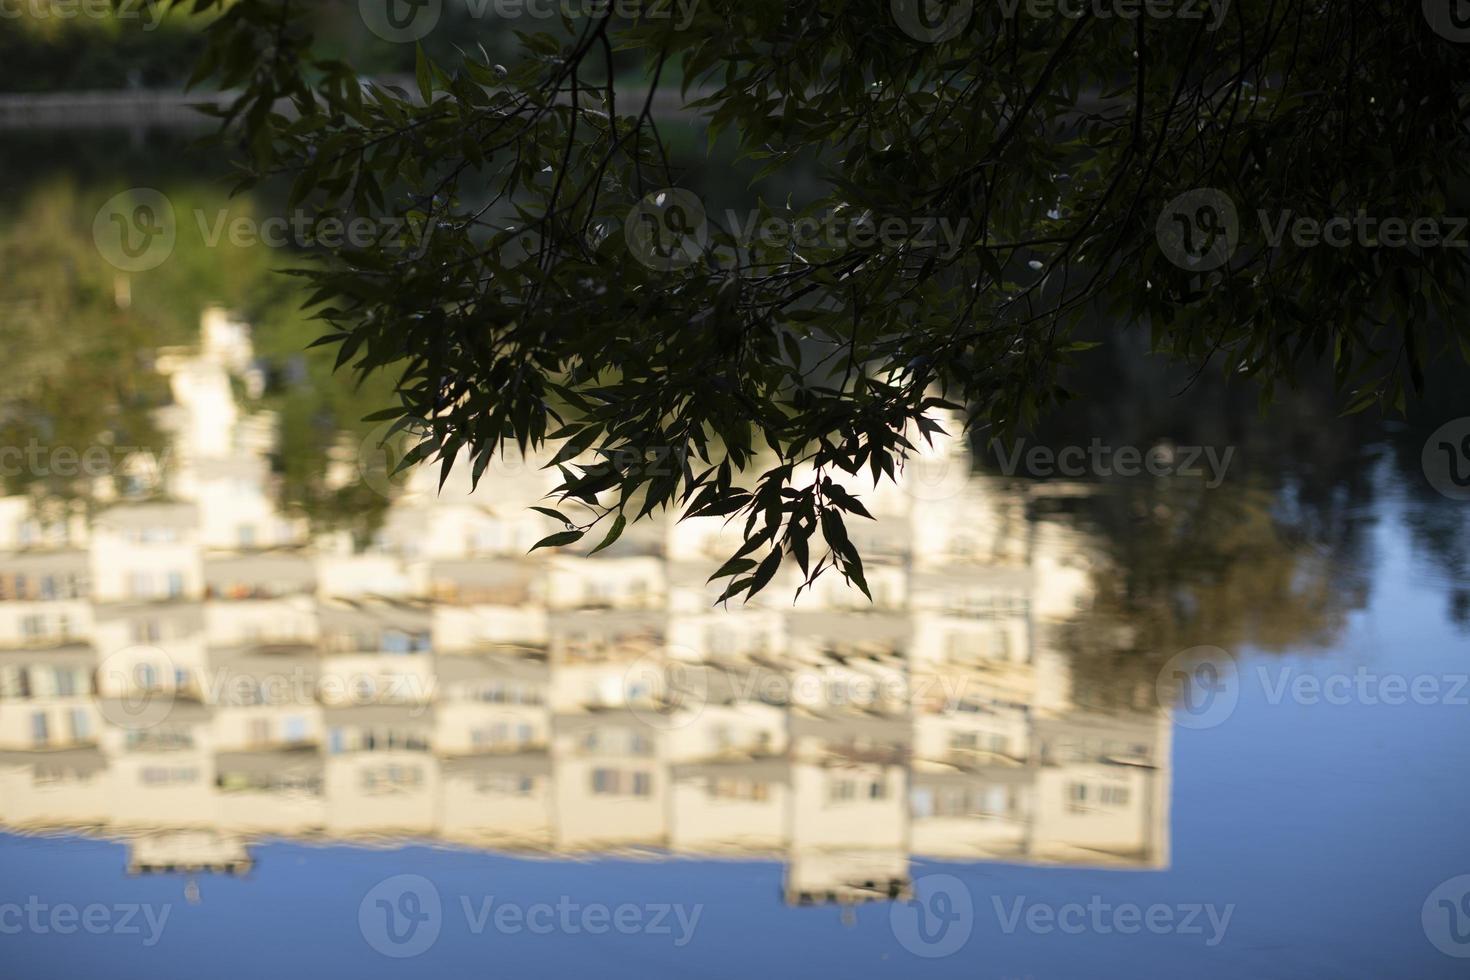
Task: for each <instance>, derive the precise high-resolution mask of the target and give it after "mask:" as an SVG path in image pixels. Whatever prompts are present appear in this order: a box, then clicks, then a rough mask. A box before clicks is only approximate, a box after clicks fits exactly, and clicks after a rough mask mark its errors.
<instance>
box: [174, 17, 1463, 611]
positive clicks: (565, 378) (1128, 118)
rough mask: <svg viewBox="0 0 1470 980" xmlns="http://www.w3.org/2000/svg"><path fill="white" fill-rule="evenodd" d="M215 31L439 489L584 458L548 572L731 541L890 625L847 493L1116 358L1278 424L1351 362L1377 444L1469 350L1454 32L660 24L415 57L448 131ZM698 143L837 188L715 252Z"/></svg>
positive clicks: (429, 116)
mask: <svg viewBox="0 0 1470 980" xmlns="http://www.w3.org/2000/svg"><path fill="white" fill-rule="evenodd" d="M388 2H389V0H384V5H385V6H386V4H387V3H388ZM187 6H189V7H190V9H193V10H195V11H200V12H204V13H207V14H209V15H211V16H215V15H217V16H216V19H215V20H214V21H213V23H212V25H211V27H210V29H209V37H210V45H211V46H210V50H209V53H208V55H207V56H206V57H205V59H204V60H203V61H202V62H201V64H200V67H199V71H198V72H197V76H196V77H197V79H199V80H201V81H202V80H204V79H211V80H212V81H213V82H214V83H217V84H220V85H222V86H224V87H228V88H238V89H239V90H240V91H241V94H240V96H239V98H238V100H237V101H236V102H234V104H233V106H232V107H231V108H230V109H228V110H227V111H226V112H225V113H224V116H225V120H224V121H225V123H226V124H227V127H228V129H227V131H228V132H229V133H230V134H231V135H232V137H233V138H235V139H237V140H238V141H239V145H240V147H241V148H242V150H243V151H244V157H245V161H244V164H243V166H244V170H245V172H244V174H243V179H242V185H243V186H249V185H250V184H251V183H252V182H254V181H256V180H259V179H261V178H264V177H267V176H270V175H275V174H280V173H283V172H289V173H291V174H292V175H294V186H293V191H292V194H291V205H292V206H301V207H305V208H308V209H309V210H310V212H311V213H312V215H313V216H314V218H315V219H316V220H319V221H327V220H344V219H351V218H358V217H367V218H369V219H371V220H372V221H374V222H375V224H374V227H375V228H376V230H377V232H376V235H375V238H374V240H373V241H372V242H369V243H367V244H365V245H361V246H356V247H343V248H340V249H338V250H336V254H335V255H334V261H333V262H331V263H329V264H326V265H323V266H319V267H315V268H313V269H311V270H308V271H307V272H306V273H305V274H306V275H308V276H309V277H310V279H311V280H312V284H313V285H314V287H315V293H314V297H313V300H314V302H315V303H316V304H317V305H318V306H319V312H318V315H319V316H320V317H321V318H322V319H323V320H324V321H325V322H326V323H327V324H328V326H329V328H330V332H329V333H328V335H327V336H326V337H324V338H323V341H324V342H326V343H330V344H335V345H337V348H338V352H339V353H338V364H339V365H341V366H348V365H350V366H351V368H352V369H354V370H355V371H357V372H360V373H363V374H369V373H373V372H379V371H391V372H392V376H393V377H394V379H395V380H396V387H397V392H398V396H399V401H400V404H398V405H397V406H394V407H391V408H388V409H387V410H385V412H384V413H382V417H383V418H393V419H396V420H397V421H398V423H399V424H400V425H401V426H403V427H404V428H407V429H409V430H411V431H414V432H418V433H421V434H422V441H421V443H420V444H419V445H418V446H417V447H416V448H415V449H414V450H413V451H412V452H411V453H410V454H409V456H408V462H409V463H413V462H417V461H425V460H437V461H439V463H440V465H441V466H442V467H444V468H445V471H446V472H447V469H448V467H449V466H451V465H453V464H454V463H455V462H456V460H460V459H462V458H468V460H470V462H469V463H468V464H467V465H470V466H472V467H473V469H474V471H475V472H476V473H480V472H483V470H484V469H485V467H487V466H488V465H489V463H490V461H491V460H492V459H493V458H494V457H495V455H496V454H497V453H500V452H501V451H503V450H504V449H506V448H507V447H511V446H514V447H519V448H526V447H531V446H541V445H543V444H550V445H552V446H555V447H558V452H557V465H559V466H560V469H561V474H562V477H563V483H562V486H561V490H560V493H561V494H562V496H563V498H564V500H565V501H567V502H576V503H577V504H578V505H579V509H577V510H576V511H573V510H572V509H570V508H567V509H566V511H565V512H566V514H567V515H568V516H569V517H571V518H575V519H574V520H569V521H568V523H569V525H572V527H571V529H569V530H568V531H566V532H564V533H561V534H558V535H554V536H553V537H552V538H550V539H548V541H547V542H546V543H547V544H551V545H559V544H567V543H571V542H573V541H575V540H577V539H578V538H580V537H581V536H582V535H584V534H587V533H588V532H590V531H592V530H593V528H594V526H595V525H598V524H602V525H603V526H604V527H606V528H608V531H607V533H606V538H608V539H611V538H613V537H616V536H617V535H618V534H619V533H620V532H621V530H622V529H623V527H625V525H626V524H627V522H629V521H631V520H634V519H636V518H638V517H641V516H644V515H646V514H648V513H650V512H652V511H654V510H656V509H659V508H663V507H677V508H680V509H682V510H684V511H685V512H687V513H691V514H707V515H730V516H734V517H736V519H739V520H741V521H742V522H743V526H744V529H745V535H746V539H747V544H746V546H745V547H744V548H743V549H742V550H741V552H740V553H739V554H738V555H736V556H735V557H733V558H732V559H731V560H730V561H729V562H728V563H727V564H726V565H725V566H724V567H723V568H722V569H721V572H720V573H719V574H720V575H721V576H722V577H724V578H726V579H728V581H729V586H728V589H727V590H726V593H725V595H726V596H727V597H731V596H739V595H742V594H751V593H754V592H755V591H758V590H759V589H760V588H762V587H763V586H764V585H765V584H766V583H767V582H769V581H770V580H771V578H772V576H773V575H774V574H775V572H776V571H777V569H778V567H779V566H780V565H781V563H782V562H783V561H786V560H790V561H794V562H796V563H798V564H799V565H800V567H801V569H802V571H803V573H804V575H805V577H806V581H807V583H808V584H809V583H810V581H811V580H812V579H813V578H815V577H816V576H817V575H818V574H820V573H821V572H822V571H824V570H827V569H836V570H837V571H838V572H839V573H841V574H842V575H844V576H846V577H847V578H849V579H850V580H852V581H853V582H855V583H856V584H857V585H858V586H860V587H863V588H866V586H865V583H864V581H863V575H862V565H861V558H860V556H859V555H858V553H857V550H856V549H855V548H854V547H853V545H852V544H851V542H850V540H849V535H848V531H847V524H846V522H847V521H848V520H850V519H852V518H854V517H856V518H862V517H863V516H864V515H865V508H864V506H863V504H862V503H861V501H860V500H859V499H858V498H857V497H856V496H854V495H853V492H852V487H853V486H854V485H855V484H854V482H853V481H852V480H851V476H852V475H855V474H861V475H863V476H864V478H868V479H874V480H877V479H885V478H891V477H892V476H893V475H894V474H895V473H896V472H897V471H898V470H899V468H901V467H902V466H903V465H904V462H905V459H906V458H907V457H908V456H909V455H910V454H911V453H912V451H913V450H914V447H915V444H916V442H917V441H918V440H921V439H927V438H931V437H934V436H936V435H938V432H937V428H938V427H937V425H936V423H935V422H934V421H932V417H931V415H932V413H933V411H934V410H935V409H936V408H938V407H941V406H944V405H950V406H957V407H963V409H964V410H965V412H966V413H967V418H968V419H969V424H970V425H971V426H972V427H973V428H976V429H993V430H995V431H1001V432H1004V431H1006V430H1009V429H1011V428H1013V427H1016V426H1020V425H1026V424H1029V423H1030V422H1031V421H1032V420H1034V419H1035V418H1037V417H1038V416H1039V415H1041V414H1043V413H1044V412H1045V411H1046V410H1047V409H1048V407H1049V406H1051V405H1052V404H1053V403H1054V402H1055V401H1056V400H1057V399H1058V398H1059V397H1064V396H1065V392H1064V391H1062V390H1061V388H1060V386H1059V385H1058V384H1057V381H1056V379H1057V376H1058V371H1059V370H1060V369H1061V368H1062V367H1063V366H1065V365H1066V364H1067V363H1068V362H1069V360H1071V359H1075V358H1079V357H1085V351H1086V350H1087V349H1088V346H1089V345H1088V344H1086V343H1082V342H1079V341H1078V340H1077V339H1076V337H1077V334H1076V331H1077V329H1078V327H1079V324H1081V323H1082V322H1083V321H1084V320H1086V319H1087V318H1089V317H1092V318H1096V317H1105V318H1109V319H1112V320H1114V321H1121V322H1126V323H1140V324H1144V325H1146V326H1147V328H1148V329H1149V330H1150V332H1151V334H1152V345H1153V348H1154V350H1156V351H1159V352H1163V353H1165V354H1167V355H1169V356H1170V357H1172V358H1175V359H1178V360H1180V361H1183V362H1187V363H1189V364H1192V365H1195V366H1197V367H1198V369H1199V370H1204V369H1205V368H1206V366H1207V365H1213V367H1214V368H1215V369H1218V370H1223V371H1224V372H1226V373H1228V374H1231V375H1244V376H1250V377H1253V378H1255V379H1256V380H1258V381H1260V382H1262V385H1263V387H1264V389H1265V390H1266V391H1267V392H1268V393H1269V392H1270V391H1271V389H1272V386H1273V385H1274V384H1275V383H1276V382H1277V381H1280V380H1290V379H1292V378H1294V376H1295V375H1296V373H1297V372H1298V370H1299V368H1300V366H1301V365H1302V364H1303V363H1305V362H1308V361H1313V362H1325V363H1327V364H1329V365H1330V366H1331V368H1332V370H1333V372H1334V376H1335V379H1336V383H1337V385H1338V387H1339V389H1340V390H1341V391H1342V392H1344V393H1345V395H1346V404H1347V407H1349V408H1362V407H1367V406H1370V405H1373V404H1375V403H1386V404H1388V405H1390V406H1393V405H1399V406H1402V405H1403V404H1404V403H1405V400H1406V397H1407V395H1408V393H1410V392H1412V391H1413V390H1414V389H1415V388H1417V387H1419V386H1421V384H1422V379H1423V365H1424V364H1425V363H1426V362H1427V361H1429V360H1431V359H1433V358H1436V357H1438V356H1440V355H1441V354H1442V353H1443V352H1445V351H1447V350H1448V351H1455V352H1456V356H1458V354H1459V353H1460V352H1463V351H1465V350H1467V349H1470V347H1467V344H1466V333H1465V327H1464V323H1465V319H1464V317H1463V316H1461V315H1459V314H1462V313H1463V311H1464V301H1463V297H1464V287H1465V278H1466V251H1465V250H1464V248H1462V247H1454V246H1446V245H1444V244H1436V243H1434V242H1426V241H1425V240H1421V238H1419V237H1416V238H1415V239H1414V241H1413V242H1411V243H1408V244H1404V243H1402V242H1395V241H1393V240H1392V239H1391V235H1390V232H1389V229H1388V226H1386V225H1384V224H1382V223H1381V222H1383V221H1384V220H1385V219H1395V220H1399V221H1403V222H1409V223H1412V222H1414V221H1416V220H1420V219H1427V220H1431V221H1432V222H1433V223H1435V224H1436V225H1437V226H1439V225H1443V228H1444V229H1447V231H1446V232H1445V233H1446V234H1451V233H1454V231H1455V227H1454V225H1453V222H1452V220H1451V219H1453V217H1454V216H1455V215H1463V214H1467V213H1470V183H1467V181H1466V177H1467V176H1470V174H1467V161H1470V154H1467V153H1466V150H1467V145H1466V144H1467V136H1470V133H1467V128H1466V115H1467V113H1466V109H1467V101H1466V79H1467V78H1470V73H1467V72H1466V70H1465V69H1466V64H1467V60H1470V46H1464V45H1460V44H1457V43H1456V42H1455V41H1454V40H1452V39H1451V38H1450V37H1449V36H1446V35H1447V33H1449V32H1448V31H1447V30H1446V26H1445V24H1443V23H1438V22H1436V24H1434V25H1431V23H1430V20H1429V19H1428V18H1426V16H1425V12H1424V10H1421V7H1420V5H1419V4H1417V3H1412V4H1406V3H1402V2H1391V0H1343V2H1338V3H1308V2H1291V0H1236V2H1234V3H1223V4H1219V5H1216V6H1213V7H1210V8H1206V9H1205V11H1204V15H1203V16H1198V17H1186V16H1179V15H1173V16H1139V17H1133V18H1126V17H1120V16H1117V9H1118V8H1119V7H1122V6H1128V5H1108V4H1087V5H1077V7H1076V12H1077V14H1078V15H1077V16H1060V15H1059V14H1058V8H1057V7H1056V6H1050V7H1048V6H1047V5H1045V4H1037V3H1025V4H1011V3H1006V4H1000V5H990V4H986V5H980V6H977V7H975V8H974V9H973V10H972V9H971V8H970V5H968V4H965V3H963V2H959V3H954V4H950V5H947V6H944V5H941V7H940V8H938V10H939V11H940V12H941V13H942V14H944V16H940V17H938V18H936V17H935V16H933V15H934V14H935V12H936V8H934V7H933V6H932V5H929V4H920V3H919V0H912V2H911V0H893V2H892V3H890V2H888V0H816V2H811V3H799V4H798V3H782V2H777V0H755V2H752V0H741V2H735V0H697V2H689V3H683V4H670V3H650V4H644V5H632V4H628V3H623V4H616V5H613V6H612V7H611V8H608V7H605V6H604V7H600V8H599V7H590V8H587V9H588V11H589V16H584V17H579V18H572V17H568V16H562V17H561V18H559V19H557V20H554V21H539V22H535V23H532V24H526V25H522V26H527V27H529V28H530V29H529V30H526V31H524V32H523V33H522V34H521V35H520V40H521V56H520V57H519V58H517V59H515V60H507V62H506V63H505V64H501V63H499V62H497V61H496V60H495V58H494V56H492V55H490V54H489V53H488V52H486V51H484V50H481V49H478V48H475V47H472V46H469V45H466V46H465V49H464V53H463V54H462V55H461V56H459V57H457V58H455V59H454V60H453V61H451V62H441V61H439V60H436V59H435V58H433V57H431V56H430V55H428V54H426V53H424V51H423V49H420V50H419V51H418V54H417V60H416V85H415V86H414V89H415V90H414V91H412V92H404V91H399V90H391V89H387V88H384V87H383V86H381V85H377V84H371V83H364V82H363V80H361V79H360V78H359V77H358V75H357V74H356V72H355V71H354V69H353V68H352V67H351V66H349V65H348V64H347V63H345V62H343V61H341V60H336V59H323V58H319V57H316V56H315V55H314V48H313V41H312V37H311V33H310V26H311V18H310V16H309V13H308V8H309V7H310V4H307V3H304V2H300V0H296V2H292V0H237V2H233V3H223V2H221V0H188V4H187ZM424 6H425V5H423V4H418V5H407V6H405V5H398V6H396V7H395V8H394V10H395V11H396V12H398V13H400V14H401V13H403V11H404V10H405V9H406V10H408V11H409V12H412V11H414V10H417V9H420V8H423V7H424ZM429 6H435V5H432V4H431V5H429ZM371 7H372V4H365V5H364V7H363V9H364V10H365V11H368V10H369V9H370V8H371ZM1432 7H1433V4H1428V5H1426V8H1425V9H1430V8H1432ZM1156 8H1157V9H1161V10H1165V11H1168V10H1173V11H1175V13H1176V14H1179V13H1180V12H1182V11H1183V10H1185V9H1193V10H1195V11H1196V12H1199V11H1200V10H1201V5H1198V4H1175V5H1168V4H1164V5H1150V7H1149V9H1150V10H1155V9H1156ZM1132 9H1135V10H1137V9H1138V5H1132ZM1048 11H1050V12H1048ZM949 14H954V16H953V17H950V16H948V15H949ZM1110 14H1111V16H1110ZM383 23H384V24H388V25H389V26H390V27H391V26H392V25H393V24H395V23H400V22H399V21H394V20H385V21H383ZM379 29H380V30H383V28H382V26H381V25H380V26H379ZM404 39H405V40H406V39H407V36H406V35H405V38H404ZM628 57H636V58H638V59H640V60H641V62H642V64H643V65H644V70H643V71H642V72H641V73H640V74H638V75H636V76H635V78H636V81H634V82H628V81H626V79H627V77H628V74H627V72H626V70H625V66H626V59H627V58H628ZM686 101H687V105H686V106H685V107H684V110H683V111H684V112H686V113H694V114H697V116H698V117H699V118H700V119H702V120H703V121H704V122H705V123H707V126H708V130H709V132H710V134H711V136H712V137H713V136H714V135H717V134H719V133H721V132H728V133H730V134H733V135H734V137H735V138H736V139H737V140H738V143H739V146H740V148H741V150H742V151H743V152H744V153H745V154H747V155H748V156H750V157H753V158H755V159H757V160H759V161H760V162H761V163H762V165H763V167H764V172H769V173H773V174H777V175H779V174H781V173H782V172H784V171H786V170H788V169H790V168H794V167H798V166H810V165H815V166H816V167H817V168H818V172H819V174H820V177H821V179H820V181H818V182H817V183H816V186H815V187H814V188H808V190H809V193H807V194H805V196H803V197H800V198H797V197H794V196H793V197H792V198H789V199H787V200H786V201H783V202H781V203H779V204H773V203H770V202H760V203H759V204H758V205H756V206H755V207H754V210H753V213H752V214H750V215H745V216H742V215H739V214H728V215H725V216H720V215H717V214H713V213H710V209H709V208H708V207H707V202H705V201H702V200H700V199H699V198H698V197H697V196H695V195H694V194H692V193H691V192H690V191H689V190H688V189H687V187H686V186H685V183H684V181H683V172H682V167H681V161H680V160H679V159H678V157H677V155H676V154H672V153H671V152H670V150H669V147H668V145H667V143H666V141H665V140H664V138H663V133H662V132H661V129H660V121H661V119H663V118H664V116H663V114H664V113H666V112H667V110H668V109H669V108H670V107H671V106H672V107H674V108H676V109H677V108H678V107H679V105H680V103H682V102H686ZM664 121H665V122H667V120H666V119H665V120H664ZM1360 213H1364V214H1366V215H1367V216H1368V217H1370V218H1372V219H1373V221H1370V222H1367V223H1364V222H1363V221H1360V220H1359V221H1357V222H1356V224H1354V225H1353V227H1352V230H1351V237H1350V238H1349V237H1344V238H1342V239H1340V240H1339V239H1336V238H1333V239H1332V240H1331V242H1328V236H1325V235H1323V234H1321V232H1320V228H1319V230H1318V233H1317V234H1316V235H1315V236H1314V235H1312V234H1311V233H1310V228H1308V229H1307V231H1306V232H1302V231H1301V230H1300V229H1299V228H1294V227H1293V225H1292V222H1293V221H1294V220H1295V219H1296V218H1299V217H1306V218H1308V219H1309V220H1310V221H1317V222H1325V221H1328V220H1329V219H1333V218H1340V219H1342V220H1344V221H1347V220H1350V219H1352V220H1356V216H1358V215H1359V214H1360ZM1365 229H1366V230H1365ZM1459 234H1460V235H1461V236H1462V237H1463V229H1461V230H1460V232H1459ZM1399 237H1402V236H1401V235H1400V236H1399ZM670 460H674V461H676V465H672V466H671V465H669V461H670ZM844 480H847V488H846V489H845V488H844ZM581 508H586V509H589V510H590V516H588V518H587V519H586V520H583V519H582V513H583V511H582V509H581ZM599 533H601V532H599Z"/></svg>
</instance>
